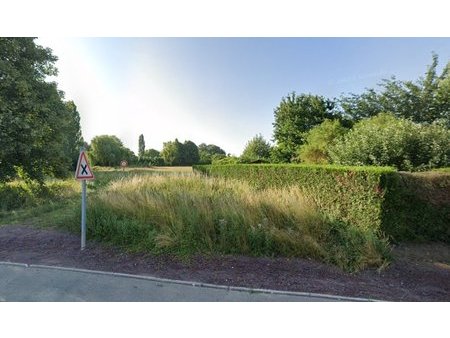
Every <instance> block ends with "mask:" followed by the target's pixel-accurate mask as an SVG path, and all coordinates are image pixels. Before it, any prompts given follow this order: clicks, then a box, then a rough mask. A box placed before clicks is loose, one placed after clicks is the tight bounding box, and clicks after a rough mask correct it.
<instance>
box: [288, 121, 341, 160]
mask: <svg viewBox="0 0 450 338" xmlns="http://www.w3.org/2000/svg"><path fill="white" fill-rule="evenodd" d="M347 131H348V129H347V128H345V127H343V126H342V125H341V123H340V122H339V121H338V120H325V121H324V122H322V123H321V124H319V125H318V126H315V127H313V128H312V129H311V130H310V131H309V132H307V133H306V135H305V139H306V143H305V144H303V145H301V146H300V148H299V150H298V152H297V158H296V159H295V162H304V163H308V164H327V163H330V162H331V159H330V155H329V153H328V148H329V147H330V146H332V145H333V144H334V142H335V141H336V140H337V139H339V138H340V137H342V135H344V134H345V133H346V132H347Z"/></svg>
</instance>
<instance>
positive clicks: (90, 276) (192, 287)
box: [0, 262, 360, 302]
mask: <svg viewBox="0 0 450 338" xmlns="http://www.w3.org/2000/svg"><path fill="white" fill-rule="evenodd" d="M352 300H360V299H352V298H345V297H332V296H327V295H316V294H302V293H294V292H278V291H269V290H254V289H246V288H229V287H224V286H217V285H208V284H201V283H195V282H185V281H174V280H165V279H159V278H152V277H145V276H133V275H126V274H116V273H108V272H100V271H90V270H80V269H69V268H56V267H49V266H41V265H26V264H17V263H5V262H0V301H8V302H78V301H82V302H110V301H113V302H122V301H126V302H174V301H175V302H317V301H320V302H322V301H352Z"/></svg>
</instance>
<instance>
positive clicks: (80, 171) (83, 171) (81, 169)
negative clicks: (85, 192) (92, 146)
mask: <svg viewBox="0 0 450 338" xmlns="http://www.w3.org/2000/svg"><path fill="white" fill-rule="evenodd" d="M75 178H76V179H77V180H93V179H94V173H93V172H92V170H91V167H90V166H89V162H88V160H87V157H86V153H85V152H84V151H81V152H80V157H78V164H77V171H76V172H75Z"/></svg>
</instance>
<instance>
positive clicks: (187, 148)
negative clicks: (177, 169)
mask: <svg viewBox="0 0 450 338" xmlns="http://www.w3.org/2000/svg"><path fill="white" fill-rule="evenodd" d="M161 157H162V158H163V159H164V162H165V164H166V165H171V166H172V165H173V166H181V165H186V166H189V165H193V164H196V163H198V162H199V160H200V156H199V152H198V148H197V145H196V144H195V143H194V142H192V141H189V140H188V141H185V142H184V143H180V142H179V141H178V139H175V141H173V142H171V141H170V142H164V143H163V150H162V151H161Z"/></svg>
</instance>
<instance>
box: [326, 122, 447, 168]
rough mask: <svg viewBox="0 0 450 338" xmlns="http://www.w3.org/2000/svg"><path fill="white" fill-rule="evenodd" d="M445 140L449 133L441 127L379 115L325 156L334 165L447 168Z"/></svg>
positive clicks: (353, 131)
mask: <svg viewBox="0 0 450 338" xmlns="http://www.w3.org/2000/svg"><path fill="white" fill-rule="evenodd" d="M449 140H450V130H449V129H447V128H445V127H444V126H443V125H439V124H437V123H435V124H431V125H421V124H417V123H414V122H411V121H409V120H406V119H399V118H396V117H394V116H393V115H392V114H387V113H383V114H379V115H377V116H375V117H373V118H370V119H366V120H362V121H360V122H358V123H356V124H355V126H354V127H353V129H352V130H350V132H348V133H347V134H346V135H344V137H343V138H342V139H340V140H338V141H337V142H336V144H335V145H334V146H331V147H330V148H329V154H330V157H331V159H332V160H333V163H337V164H343V165H377V166H385V165H390V166H394V167H396V168H397V169H399V170H409V171H412V170H425V169H431V168H435V167H440V166H448V165H449V163H450V162H449V161H450V142H449Z"/></svg>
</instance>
